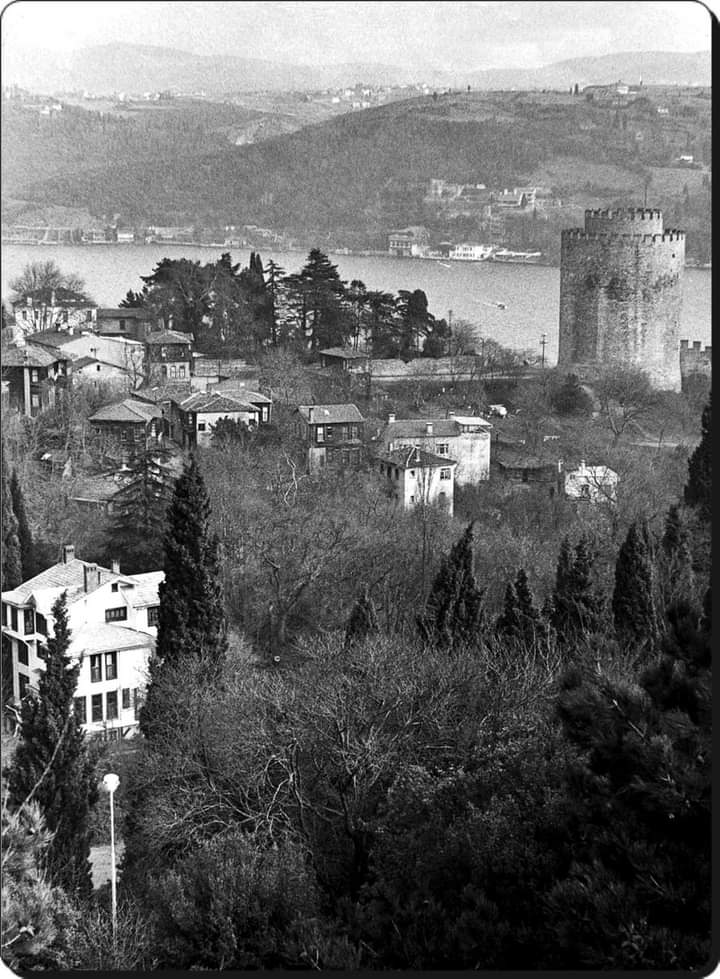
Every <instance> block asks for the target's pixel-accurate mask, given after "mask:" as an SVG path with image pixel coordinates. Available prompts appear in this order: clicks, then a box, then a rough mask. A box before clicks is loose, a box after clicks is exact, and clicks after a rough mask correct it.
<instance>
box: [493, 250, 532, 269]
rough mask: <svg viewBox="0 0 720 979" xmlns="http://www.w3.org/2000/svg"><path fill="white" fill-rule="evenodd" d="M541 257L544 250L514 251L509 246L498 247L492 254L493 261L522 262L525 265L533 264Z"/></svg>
mask: <svg viewBox="0 0 720 979" xmlns="http://www.w3.org/2000/svg"><path fill="white" fill-rule="evenodd" d="M541 258H542V252H512V251H510V250H509V249H508V248H498V249H497V251H494V252H493V253H492V256H491V259H492V261H493V262H521V263H522V264H523V265H532V264H533V263H535V262H539V261H540V259H541Z"/></svg>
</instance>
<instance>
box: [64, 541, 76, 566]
mask: <svg viewBox="0 0 720 979" xmlns="http://www.w3.org/2000/svg"><path fill="white" fill-rule="evenodd" d="M74 560H75V545H74V544H64V545H63V549H62V563H63V564H70V562H71V561H74Z"/></svg>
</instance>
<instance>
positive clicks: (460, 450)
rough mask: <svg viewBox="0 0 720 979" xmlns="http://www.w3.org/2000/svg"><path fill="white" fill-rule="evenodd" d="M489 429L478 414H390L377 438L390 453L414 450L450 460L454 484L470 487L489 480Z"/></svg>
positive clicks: (490, 428) (490, 426)
mask: <svg viewBox="0 0 720 979" xmlns="http://www.w3.org/2000/svg"><path fill="white" fill-rule="evenodd" d="M492 427H493V426H492V425H491V424H490V422H488V421H486V420H485V419H484V418H481V417H480V416H479V415H456V414H454V413H451V414H450V415H449V417H447V418H396V417H395V415H394V414H390V415H388V421H387V424H386V426H385V428H384V429H383V430H382V432H381V434H380V439H381V441H382V443H383V445H384V446H385V448H386V449H388V450H390V451H394V450H396V449H404V448H412V447H416V448H419V449H423V451H425V452H429V453H431V454H432V455H436V456H438V457H439V458H444V459H454V460H455V463H456V465H457V469H456V471H455V474H454V482H456V483H457V485H458V486H474V485H476V484H478V483H482V482H485V481H486V480H487V479H489V478H490V442H491V439H490V433H491V430H492Z"/></svg>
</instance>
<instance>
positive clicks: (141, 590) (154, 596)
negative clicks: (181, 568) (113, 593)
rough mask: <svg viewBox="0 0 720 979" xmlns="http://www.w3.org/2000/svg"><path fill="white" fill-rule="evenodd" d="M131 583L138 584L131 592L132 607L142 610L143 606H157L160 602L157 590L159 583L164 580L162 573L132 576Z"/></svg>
mask: <svg viewBox="0 0 720 979" xmlns="http://www.w3.org/2000/svg"><path fill="white" fill-rule="evenodd" d="M132 577H133V581H137V582H139V584H138V586H137V587H136V588H135V591H134V592H133V600H132V603H133V606H134V607H135V608H142V607H143V606H145V605H157V604H158V602H159V601H160V597H159V595H158V588H159V587H160V582H161V581H163V579H164V578H165V572H164V571H146V572H144V573H143V574H134V575H133V576H132Z"/></svg>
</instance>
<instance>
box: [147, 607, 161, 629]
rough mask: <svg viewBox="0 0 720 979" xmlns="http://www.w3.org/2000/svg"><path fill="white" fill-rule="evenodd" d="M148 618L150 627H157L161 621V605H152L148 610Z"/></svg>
mask: <svg viewBox="0 0 720 979" xmlns="http://www.w3.org/2000/svg"><path fill="white" fill-rule="evenodd" d="M147 616H148V625H149V626H151V625H157V624H158V621H159V619H160V606H159V605H151V606H150V607H149V608H148V611H147Z"/></svg>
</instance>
